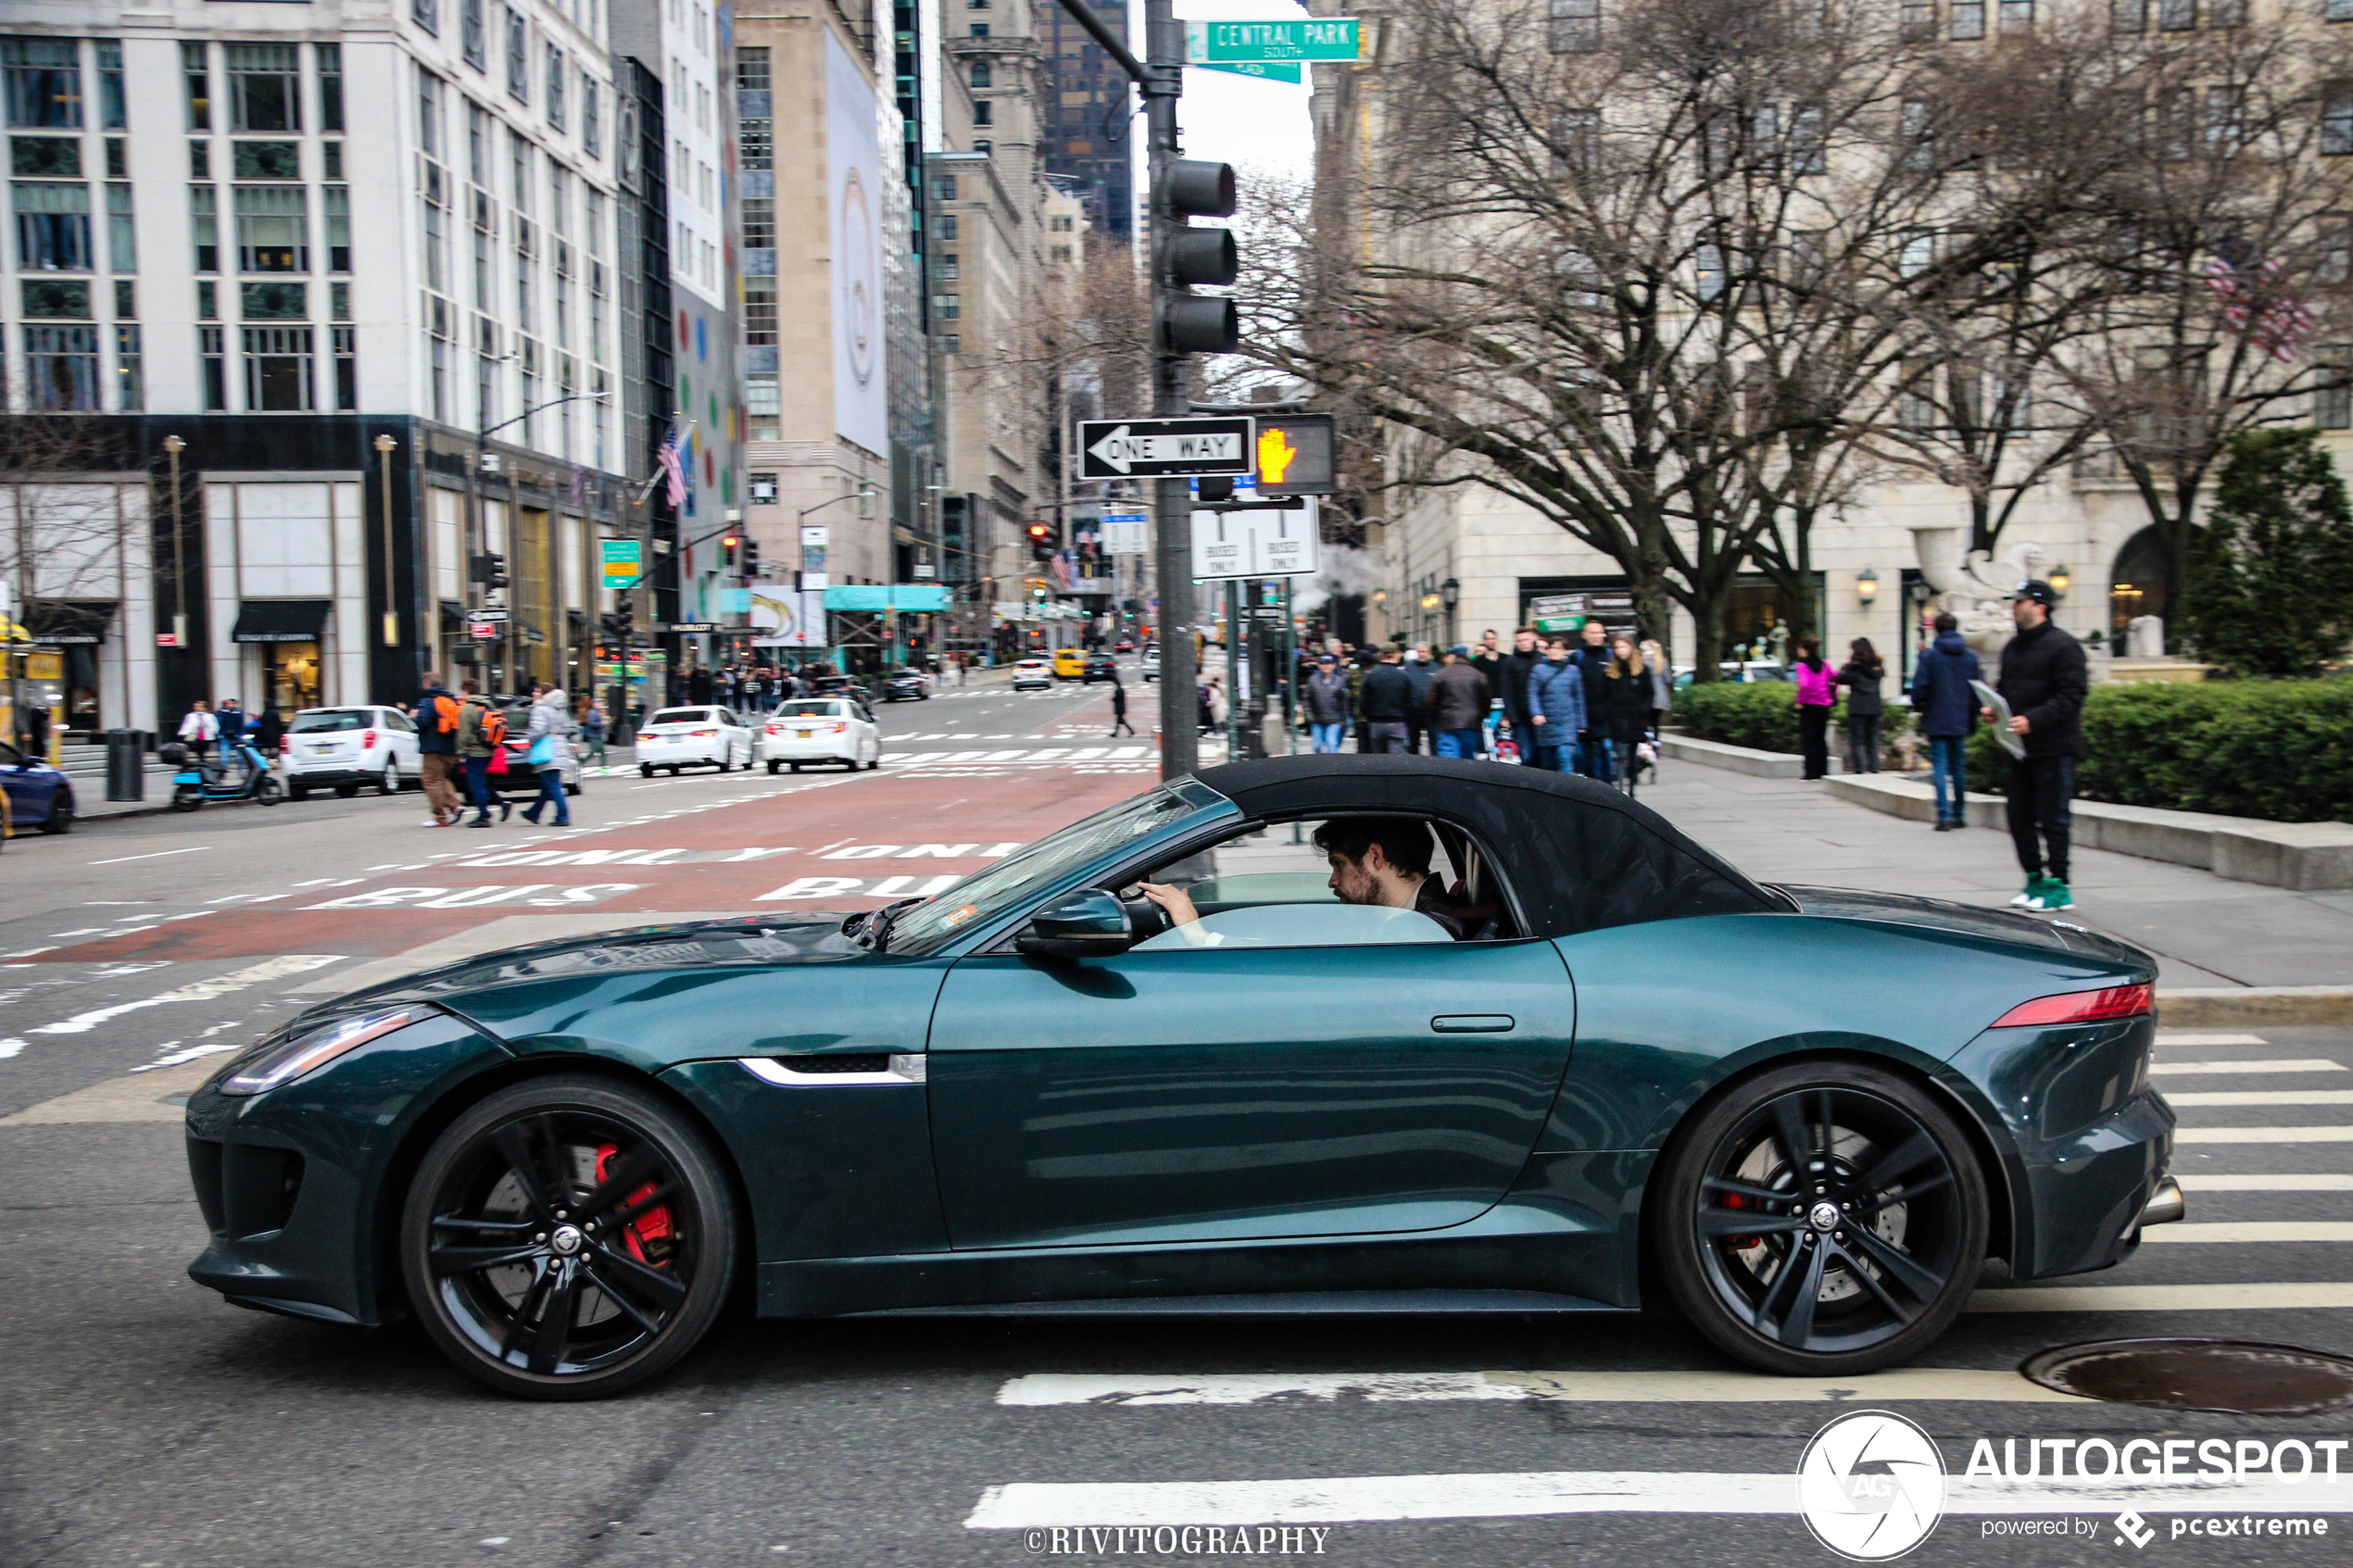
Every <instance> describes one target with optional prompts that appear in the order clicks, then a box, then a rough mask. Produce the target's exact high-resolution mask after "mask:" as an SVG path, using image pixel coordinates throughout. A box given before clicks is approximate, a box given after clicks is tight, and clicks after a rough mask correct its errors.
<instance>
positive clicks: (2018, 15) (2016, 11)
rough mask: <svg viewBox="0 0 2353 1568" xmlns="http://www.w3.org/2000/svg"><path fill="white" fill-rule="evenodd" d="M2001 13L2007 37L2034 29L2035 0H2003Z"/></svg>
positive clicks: (2003, 28)
mask: <svg viewBox="0 0 2353 1568" xmlns="http://www.w3.org/2000/svg"><path fill="white" fill-rule="evenodd" d="M2000 15H2001V27H2002V36H2003V37H2005V38H2015V37H2017V36H2018V35H2020V33H2026V32H2032V31H2034V0H2002V9H2001V13H2000Z"/></svg>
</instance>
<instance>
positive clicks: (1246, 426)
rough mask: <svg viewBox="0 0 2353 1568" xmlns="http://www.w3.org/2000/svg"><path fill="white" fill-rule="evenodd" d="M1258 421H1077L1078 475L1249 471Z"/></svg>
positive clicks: (1147, 476)
mask: <svg viewBox="0 0 2353 1568" xmlns="http://www.w3.org/2000/svg"><path fill="white" fill-rule="evenodd" d="M1257 440H1258V421H1257V420H1250V419H1239V420H1080V421H1079V423H1078V450H1079V454H1080V467H1079V472H1080V474H1081V475H1082V476H1083V477H1085V478H1088V479H1150V478H1158V477H1161V476H1164V475H1176V474H1199V473H1248V472H1250V471H1251V464H1252V453H1253V451H1254V449H1255V446H1256V445H1257Z"/></svg>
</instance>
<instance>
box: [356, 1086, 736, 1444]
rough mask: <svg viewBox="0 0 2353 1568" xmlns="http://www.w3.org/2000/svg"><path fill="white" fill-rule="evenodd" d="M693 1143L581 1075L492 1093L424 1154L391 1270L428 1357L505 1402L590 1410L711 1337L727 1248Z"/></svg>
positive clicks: (677, 1119) (726, 1212) (637, 1096)
mask: <svg viewBox="0 0 2353 1568" xmlns="http://www.w3.org/2000/svg"><path fill="white" fill-rule="evenodd" d="M736 1236H737V1232H736V1213H735V1200H734V1198H733V1197H732V1195H731V1193H730V1189H729V1187H728V1185H727V1180H726V1177H725V1175H724V1173H723V1172H722V1170H721V1168H720V1165H719V1162H718V1160H717V1159H716V1158H715V1157H714V1156H713V1155H712V1153H711V1148H710V1146H709V1144H708V1143H707V1142H706V1141H705V1140H704V1138H703V1137H702V1136H701V1135H700V1134H699V1133H698V1132H697V1131H696V1130H695V1129H694V1128H693V1127H692V1126H690V1125H689V1124H688V1123H686V1121H685V1120H684V1119H683V1118H682V1117H681V1116H679V1115H678V1113H677V1112H676V1111H674V1110H672V1109H671V1108H670V1107H669V1106H667V1105H665V1104H664V1103H663V1102H662V1101H661V1100H660V1099H658V1098H655V1097H654V1096H652V1095H650V1094H648V1093H646V1092H644V1091H641V1090H637V1089H634V1088H631V1087H629V1086H627V1085H621V1084H616V1083H614V1082H612V1081H610V1080H608V1079H602V1078H596V1077H589V1076H585V1075H565V1076H560V1077H549V1078H537V1079H532V1080H530V1081H528V1082H525V1083H522V1084H518V1085H514V1086H513V1087H511V1088H508V1089H504V1090H501V1091H500V1092H499V1093H497V1094H496V1095H493V1096H492V1097H491V1098H488V1099H486V1100H484V1101H483V1102H482V1104H480V1105H478V1106H475V1107H474V1108H473V1109H472V1110H469V1111H467V1112H466V1113H465V1114H464V1115H462V1116H460V1117H459V1119H458V1120H457V1121H456V1122H455V1123H452V1124H451V1125H450V1126H449V1128H448V1129H447V1131H446V1132H444V1133H443V1134H442V1135H441V1136H440V1137H439V1138H438V1139H436V1140H435V1141H434V1146H433V1148H432V1149H431V1150H430V1151H429V1152H428V1153H427V1154H426V1156H425V1160H424V1163H423V1164H422V1166H421V1167H420V1168H419V1170H418V1172H417V1175H416V1178H415V1180H414V1181H413V1183H412V1184H411V1185H410V1186H409V1198H408V1203H407V1205H406V1207H405V1210H404V1211H403V1215H402V1220H401V1268H402V1273H403V1274H404V1275H405V1277H406V1279H407V1281H408V1286H409V1301H410V1302H411V1304H412V1305H413V1306H415V1307H416V1309H417V1313H418V1316H419V1318H420V1319H421V1320H422V1323H423V1324H424V1327H425V1331H426V1333H427V1334H429V1335H430V1336H432V1338H433V1340H434V1344H435V1345H437V1346H438V1347H439V1348H441V1350H442V1352H443V1353H444V1354H446V1355H447V1356H448V1357H449V1358H450V1360H452V1361H456V1362H457V1363H458V1364H459V1366H461V1367H463V1368H464V1369H465V1370H466V1371H467V1372H469V1373H471V1374H472V1375H473V1376H475V1377H477V1378H480V1379H481V1380H482V1381H483V1382H484V1383H487V1384H488V1385H490V1386H492V1387H494V1388H497V1389H498V1390H500V1391H501V1392H503V1393H509V1394H515V1395H520V1396H522V1397H523V1398H526V1399H598V1398H601V1397H603V1396H605V1395H609V1394H615V1393H619V1392H620V1391H621V1390H622V1389H623V1388H627V1387H629V1386H633V1385H635V1384H636V1383H639V1382H642V1381H643V1380H645V1379H646V1378H648V1377H651V1376H653V1375H655V1374H657V1373H660V1372H661V1371H663V1370H664V1369H665V1368H667V1367H669V1366H670V1365H671V1364H672V1363H673V1362H674V1361H677V1360H678V1358H679V1357H681V1356H683V1355H685V1354H686V1352H687V1351H688V1350H690V1349H692V1348H694V1346H695V1344H696V1342H697V1341H698V1340H699V1339H701V1338H702V1336H703V1335H704V1334H705V1333H706V1332H708V1331H709V1329H710V1328H711V1323H712V1322H713V1321H715V1320H716V1319H717V1317H718V1315H719V1311H720V1309H721V1307H722V1306H723V1305H724V1302H725V1300H726V1297H727V1288H728V1282H729V1279H730V1277H731V1275H732V1273H733V1272H734V1268H735V1260H736Z"/></svg>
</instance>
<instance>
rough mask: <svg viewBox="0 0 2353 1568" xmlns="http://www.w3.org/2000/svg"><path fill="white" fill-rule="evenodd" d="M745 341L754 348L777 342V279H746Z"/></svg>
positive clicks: (771, 346)
mask: <svg viewBox="0 0 2353 1568" xmlns="http://www.w3.org/2000/svg"><path fill="white" fill-rule="evenodd" d="M744 342H745V343H747V344H749V345H750V346H752V347H754V348H773V347H774V346H775V344H776V280H775V279H774V278H746V279H745V280H744Z"/></svg>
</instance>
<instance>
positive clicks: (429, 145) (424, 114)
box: [417, 70, 441, 158]
mask: <svg viewBox="0 0 2353 1568" xmlns="http://www.w3.org/2000/svg"><path fill="white" fill-rule="evenodd" d="M417 145H419V146H420V147H422V148H423V149H424V150H425V156H426V157H436V158H437V157H440V156H441V78H439V77H437V76H435V75H434V73H433V72H431V71H429V70H421V71H419V72H418V73H417Z"/></svg>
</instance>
